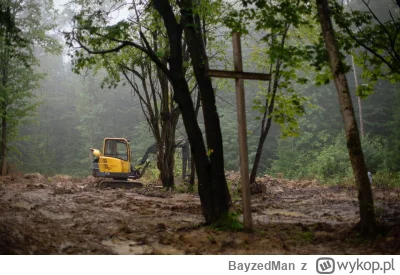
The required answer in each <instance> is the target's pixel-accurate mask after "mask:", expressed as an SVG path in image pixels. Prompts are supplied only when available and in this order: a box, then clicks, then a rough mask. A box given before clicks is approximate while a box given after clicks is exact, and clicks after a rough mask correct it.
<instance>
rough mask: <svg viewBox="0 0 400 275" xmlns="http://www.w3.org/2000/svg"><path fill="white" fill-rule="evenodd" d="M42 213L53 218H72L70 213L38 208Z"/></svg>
mask: <svg viewBox="0 0 400 275" xmlns="http://www.w3.org/2000/svg"><path fill="white" fill-rule="evenodd" d="M38 211H39V212H40V213H42V214H43V216H45V217H46V218H49V219H51V220H63V219H69V218H71V215H69V214H56V213H54V212H50V211H47V210H44V209H39V210H38Z"/></svg>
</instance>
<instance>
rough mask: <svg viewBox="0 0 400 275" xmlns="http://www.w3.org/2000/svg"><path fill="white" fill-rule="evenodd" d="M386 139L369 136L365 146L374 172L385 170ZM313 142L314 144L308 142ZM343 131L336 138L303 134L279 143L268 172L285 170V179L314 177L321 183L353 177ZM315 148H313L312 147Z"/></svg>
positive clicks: (322, 133)
mask: <svg viewBox="0 0 400 275" xmlns="http://www.w3.org/2000/svg"><path fill="white" fill-rule="evenodd" d="M385 142H386V141H385V140H383V139H382V138H378V137H376V138H372V137H369V136H366V137H364V138H363V139H362V147H363V151H364V156H365V159H366V162H367V167H368V169H369V170H370V171H371V172H372V173H375V172H377V171H382V170H383V169H384V165H385V160H386V156H387V151H385V148H384V146H385ZM308 143H313V147H311V146H310V145H306V146H304V145H305V144H308ZM345 144H346V143H345V138H344V134H343V133H338V134H336V136H335V137H334V138H332V137H331V136H330V135H327V133H326V132H320V133H318V134H317V135H312V134H309V133H308V134H304V135H302V136H301V137H300V138H299V139H293V138H292V139H288V140H282V141H280V142H279V146H278V150H277V156H276V157H277V159H276V160H275V161H274V162H273V163H272V166H271V168H270V169H269V171H268V173H271V174H277V173H283V174H284V176H285V177H286V178H291V179H298V178H315V179H318V180H320V181H322V182H333V183H339V182H341V181H343V180H344V179H347V178H351V177H352V175H353V174H352V173H353V172H352V168H351V164H350V160H349V156H348V152H347V148H346V145H345ZM311 148H312V149H311Z"/></svg>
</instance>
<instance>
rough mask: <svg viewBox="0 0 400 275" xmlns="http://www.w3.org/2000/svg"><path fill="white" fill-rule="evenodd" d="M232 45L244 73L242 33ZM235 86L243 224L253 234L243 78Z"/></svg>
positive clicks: (235, 35)
mask: <svg viewBox="0 0 400 275" xmlns="http://www.w3.org/2000/svg"><path fill="white" fill-rule="evenodd" d="M232 43H233V62H234V69H235V72H243V63H242V47H241V43H240V33H238V32H234V33H233V35H232ZM235 86H236V106H237V119H238V134H239V148H240V175H241V182H242V200H243V222H244V229H245V231H247V232H251V231H252V230H253V225H252V219H251V202H250V183H249V159H248V150H247V125H246V104H245V97H244V80H243V78H241V77H236V78H235Z"/></svg>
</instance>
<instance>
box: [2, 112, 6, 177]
mask: <svg viewBox="0 0 400 275" xmlns="http://www.w3.org/2000/svg"><path fill="white" fill-rule="evenodd" d="M2 105H3V108H6V106H4V105H5V104H2ZM6 117H7V112H6V110H5V109H3V114H2V118H1V175H2V176H5V175H7V119H6Z"/></svg>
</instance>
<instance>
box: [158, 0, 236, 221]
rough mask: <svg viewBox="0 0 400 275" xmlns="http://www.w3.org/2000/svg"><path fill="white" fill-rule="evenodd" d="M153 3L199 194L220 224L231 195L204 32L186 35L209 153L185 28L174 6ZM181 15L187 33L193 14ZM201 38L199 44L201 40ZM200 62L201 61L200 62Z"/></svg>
mask: <svg viewBox="0 0 400 275" xmlns="http://www.w3.org/2000/svg"><path fill="white" fill-rule="evenodd" d="M153 4H154V7H155V9H156V10H157V12H158V13H159V14H160V16H161V17H162V19H163V21H164V25H165V27H166V29H167V35H168V40H169V44H170V47H169V48H170V57H169V67H170V68H169V69H170V75H169V78H170V81H171V83H172V86H173V88H174V100H175V101H176V102H177V103H178V106H179V109H180V111H181V113H182V119H183V124H184V126H185V129H186V133H187V135H188V139H189V143H190V145H191V152H192V153H193V156H194V158H193V160H194V162H195V165H196V170H197V177H198V181H199V195H200V201H201V206H202V211H203V216H204V218H205V220H206V223H207V224H210V223H214V222H216V221H218V220H219V219H220V218H221V216H222V215H223V214H224V213H227V212H228V210H229V207H230V195H229V191H228V186H227V184H226V179H225V173H224V162H223V155H222V152H223V150H222V137H221V129H220V125H219V118H218V114H217V112H216V107H215V97H214V91H213V89H212V86H211V80H210V79H209V78H208V77H205V75H206V74H205V67H204V64H206V63H207V62H206V58H207V56H206V55H205V49H204V45H203V41H202V38H201V35H200V34H201V33H198V34H195V35H192V32H193V29H190V30H189V31H187V32H186V33H187V35H189V38H188V37H187V39H188V41H189V43H187V44H188V46H189V44H190V46H189V49H190V51H191V52H190V53H191V58H192V64H193V68H194V70H195V74H196V79H197V82H198V84H199V88H200V90H201V96H202V100H203V105H204V106H203V112H204V114H205V115H204V120H205V125H206V129H207V130H206V131H208V135H207V145H208V148H209V149H212V150H213V152H212V151H211V150H206V147H205V143H204V140H203V136H202V132H201V130H200V127H199V124H198V122H197V117H196V113H195V110H194V106H193V101H192V98H191V96H190V90H189V86H188V83H187V81H186V79H185V73H184V70H183V57H182V53H183V51H182V31H183V30H182V25H181V24H180V23H178V22H177V21H176V18H175V15H174V12H173V9H172V6H171V4H170V3H169V1H168V0H154V2H153ZM189 4H191V2H189ZM182 13H183V14H182V15H181V21H185V20H186V24H185V26H186V30H188V29H189V27H188V24H187V22H188V21H187V19H190V14H189V18H187V15H188V14H186V13H185V12H184V11H182ZM198 27H199V26H198ZM191 36H193V37H191ZM191 38H194V39H191ZM199 38H200V41H198V39H199ZM196 42H199V43H196ZM193 48H195V49H193ZM198 49H200V55H199V56H197V57H196V56H195V55H196V53H195V51H196V50H198ZM193 59H195V60H193ZM199 60H200V61H201V62H199ZM204 62H206V63H204ZM196 63H197V64H196ZM201 71H202V73H203V74H204V77H203V78H201V77H199V74H201ZM209 88H211V89H209ZM211 132H214V134H211ZM210 153H211V154H210ZM221 167H222V169H221Z"/></svg>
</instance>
